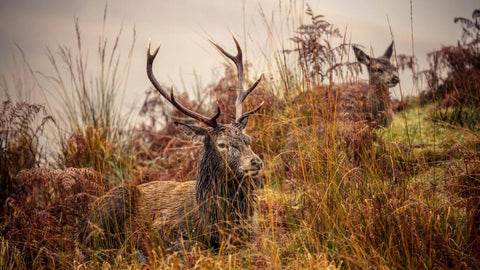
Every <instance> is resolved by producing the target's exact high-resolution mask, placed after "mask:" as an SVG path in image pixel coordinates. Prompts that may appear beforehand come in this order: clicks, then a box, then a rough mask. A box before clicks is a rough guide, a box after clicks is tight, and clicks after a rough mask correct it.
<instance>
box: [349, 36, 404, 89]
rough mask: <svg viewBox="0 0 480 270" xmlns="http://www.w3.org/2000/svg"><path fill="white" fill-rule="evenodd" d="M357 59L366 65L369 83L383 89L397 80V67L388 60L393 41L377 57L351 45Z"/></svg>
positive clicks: (394, 83)
mask: <svg viewBox="0 0 480 270" xmlns="http://www.w3.org/2000/svg"><path fill="white" fill-rule="evenodd" d="M353 51H354V52H355V56H356V57H357V60H358V61H359V62H360V63H362V64H364V65H365V66H367V69H368V74H369V81H370V85H373V86H376V87H380V88H382V89H383V90H384V91H388V88H390V87H394V86H395V85H397V83H398V82H399V79H398V73H397V69H396V68H395V67H394V66H393V65H392V63H391V62H390V58H391V57H392V52H393V42H392V43H391V44H390V46H389V47H388V48H387V50H386V51H385V53H384V54H383V55H382V56H381V57H378V58H372V57H370V56H369V55H368V54H366V53H365V52H363V51H362V50H361V49H359V48H357V47H356V46H353Z"/></svg>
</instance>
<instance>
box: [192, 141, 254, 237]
mask: <svg viewBox="0 0 480 270" xmlns="http://www.w3.org/2000/svg"><path fill="white" fill-rule="evenodd" d="M207 141H208V142H206V144H205V148H204V153H203V156H202V159H201V161H200V165H199V168H198V179H197V184H196V189H195V196H196V201H197V205H198V207H199V215H200V216H201V218H200V219H199V221H200V223H202V224H199V225H200V228H203V230H204V233H205V235H206V237H207V242H209V243H210V244H211V245H212V246H217V245H219V244H220V243H221V238H220V234H221V232H226V233H228V234H232V233H235V232H236V231H238V229H239V228H241V227H242V224H245V223H244V222H245V221H247V220H248V218H249V217H250V215H251V209H252V206H253V203H254V196H253V192H254V188H255V187H254V184H253V180H252V179H251V178H250V177H244V175H243V172H241V170H240V168H239V167H240V164H237V163H232V162H229V157H228V156H227V157H222V155H221V154H220V153H219V152H218V151H217V149H216V146H215V145H214V143H213V142H212V141H211V140H207Z"/></svg>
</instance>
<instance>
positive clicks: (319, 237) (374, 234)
mask: <svg viewBox="0 0 480 270" xmlns="http://www.w3.org/2000/svg"><path fill="white" fill-rule="evenodd" d="M308 12H309V13H307V14H308V15H309V16H310V17H309V18H311V19H312V24H307V25H303V26H301V27H300V28H299V32H298V33H301V34H305V33H306V32H305V31H310V32H308V33H309V34H308V35H306V36H305V35H304V36H302V35H300V34H299V35H297V36H296V37H295V40H294V43H295V44H308V46H299V47H297V49H295V50H291V51H289V52H290V53H298V55H299V57H298V58H297V59H296V61H295V63H293V64H292V63H288V61H287V60H286V59H287V58H285V57H284V55H283V53H285V52H280V53H278V55H277V59H275V60H276V63H278V65H279V67H278V68H279V70H281V71H282V72H280V74H279V75H278V76H277V77H275V78H273V79H270V80H268V81H267V82H264V83H262V85H260V86H259V87H262V88H264V89H262V90H257V91H256V92H254V93H253V94H252V96H255V95H258V96H256V97H253V98H252V97H251V99H252V100H257V99H258V100H264V101H265V102H266V104H265V105H264V106H263V108H262V109H261V110H260V112H259V115H256V116H254V117H252V119H251V120H250V124H249V126H248V127H247V129H248V133H249V134H250V135H252V139H253V146H252V147H253V150H254V152H255V153H257V154H259V156H261V158H262V159H263V161H264V162H265V171H264V177H263V186H262V187H261V188H260V190H259V192H258V194H257V195H258V200H257V208H258V217H257V219H258V220H257V223H258V224H257V227H258V228H257V231H256V233H255V237H254V238H252V239H251V240H250V241H249V242H247V243H245V244H244V245H241V246H232V245H229V244H228V243H225V245H223V246H221V247H220V249H219V250H211V249H201V248H199V247H198V246H195V245H188V244H185V245H182V246H177V247H168V246H167V247H166V246H164V245H161V244H158V245H156V244H155V243H156V242H155V241H153V242H152V243H150V248H151V250H150V256H149V257H148V259H147V260H146V261H142V260H141V259H140V260H139V259H138V257H139V256H138V254H136V253H135V252H136V251H135V250H134V249H133V251H132V249H128V248H125V249H123V250H121V251H115V252H113V255H112V256H111V257H110V258H109V259H107V260H105V261H104V259H105V257H104V256H101V255H104V254H103V253H106V251H105V250H98V251H97V252H98V254H99V256H97V258H98V259H96V260H95V259H94V260H93V261H91V262H89V263H87V264H83V265H82V264H80V263H79V262H78V257H76V255H75V252H74V250H75V243H73V241H72V239H74V231H75V226H76V224H77V222H78V221H79V219H80V218H81V217H82V216H83V215H84V214H85V213H86V211H87V209H88V207H89V205H91V203H92V202H93V201H94V199H95V198H97V197H98V196H101V195H103V194H105V192H106V191H107V190H109V189H110V188H112V187H113V186H118V185H120V183H127V184H139V183H145V182H149V181H154V180H166V179H168V180H169V179H176V180H178V181H185V180H191V179H194V178H195V172H196V166H197V164H196V162H197V156H198V152H199V147H198V146H196V145H193V144H191V143H190V142H188V141H184V140H182V139H181V138H180V137H178V132H177V130H176V129H175V127H174V125H172V123H171V120H172V119H175V120H178V118H179V117H182V116H181V114H180V113H179V112H177V111H168V110H165V109H163V108H165V106H164V104H163V103H162V101H161V99H159V98H157V97H156V96H155V95H149V96H148V97H147V99H146V101H145V103H144V106H143V108H142V111H141V113H142V114H143V115H144V116H145V117H146V119H152V121H146V122H145V123H144V124H143V125H141V126H138V127H137V128H135V130H132V131H128V132H127V131H125V130H122V128H121V127H122V125H121V124H118V123H115V121H109V122H108V125H106V123H107V122H106V121H104V120H105V117H107V116H108V117H110V118H108V119H109V120H111V117H114V116H113V115H110V114H108V113H107V112H105V113H99V114H95V118H92V117H88V110H86V112H85V113H86V115H87V116H86V117H83V118H82V119H83V120H82V121H83V122H82V121H80V122H78V121H77V120H75V121H74V123H72V125H71V126H70V127H71V129H70V131H69V132H67V133H66V134H68V135H64V136H61V137H60V138H62V141H61V142H60V143H59V144H60V145H61V149H62V151H61V153H60V156H56V158H55V162H53V163H55V164H53V165H54V166H55V167H57V168H61V170H54V169H46V168H36V167H39V166H40V164H41V162H40V160H41V159H43V158H44V156H45V152H44V151H43V150H42V149H41V148H40V146H39V142H38V138H39V136H40V134H41V133H42V127H43V125H44V123H45V122H46V121H50V119H51V117H50V116H48V114H47V113H46V112H45V111H44V110H43V108H42V107H41V106H38V105H28V104H16V105H15V104H13V103H11V102H6V103H4V104H3V107H2V110H1V111H0V128H1V133H0V138H1V141H0V151H1V152H0V162H1V166H0V168H1V175H0V177H1V187H2V189H1V193H0V195H1V202H2V206H3V207H2V210H1V214H2V215H1V217H0V232H1V234H0V269H41V268H46V269H58V268H64V269H71V268H73V267H90V268H102V269H110V268H128V269H136V268H147V269H179V268H196V269H225V268H229V269H236V268H255V269H257V268H260V269H261V268H269V269H270V268H286V269H303V268H306V269H322V268H329V269H334V268H353V269H386V268H395V269H478V268H480V219H479V217H480V154H479V153H480V136H479V127H480V124H479V122H478V121H479V120H478V119H480V109H479V108H480V99H479V97H480V90H479V89H480V83H479V82H480V64H479V63H480V39H479V38H480V37H479V33H480V24H479V21H480V10H475V11H474V12H473V15H472V18H471V19H470V18H458V19H456V20H455V22H456V23H460V24H462V26H463V28H464V33H465V34H464V35H463V37H462V39H461V41H460V42H459V44H457V45H456V46H450V47H444V48H442V49H440V50H439V51H436V52H434V53H432V54H431V55H430V62H431V68H430V69H429V70H427V71H424V72H423V74H425V75H426V77H427V79H428V81H429V89H427V90H426V91H425V92H424V93H422V95H421V97H419V98H413V99H410V102H409V104H408V105H407V106H402V108H404V109H405V110H398V111H399V112H397V113H396V115H395V116H394V119H393V122H392V124H391V125H390V126H389V127H387V128H384V129H377V130H376V129H372V128H370V127H369V126H368V125H366V124H365V123H364V122H362V121H358V122H353V123H352V122H349V121H343V120H342V119H341V118H339V117H338V115H339V114H341V113H344V112H339V111H337V110H336V109H337V106H336V105H337V102H338V101H337V100H336V99H335V98H332V97H335V91H341V90H340V89H338V90H337V88H338V87H339V85H341V84H333V83H332V82H330V83H329V84H327V85H323V86H322V87H318V86H316V84H315V83H320V82H321V81H323V80H324V79H325V78H329V74H331V73H332V72H342V69H341V68H338V67H339V66H340V65H341V64H342V59H343V58H342V57H341V53H342V49H341V48H343V46H344V45H342V46H341V47H338V48H336V49H335V48H332V47H329V46H327V45H329V44H316V45H315V42H317V41H318V42H322V41H321V40H322V39H318V40H306V38H312V37H315V35H317V34H318V33H324V34H326V35H327V36H329V38H332V39H335V38H339V39H340V40H341V35H340V34H339V33H338V32H337V31H333V30H334V28H332V27H333V26H331V25H330V24H328V23H327V22H326V21H323V19H321V17H318V16H314V15H313V12H312V11H308ZM316 26H317V27H316ZM77 27H78V26H77ZM77 29H78V28H77ZM316 31H317V32H318V33H317V34H315V32H316ZM322 31H323V32H322ZM78 32H79V31H77V33H78ZM79 39H80V37H79ZM302 39H303V40H302ZM341 44H343V41H342V42H341ZM312 48H315V49H312ZM319 48H321V49H319ZM104 49H106V48H104ZM304 50H306V51H304ZM312 50H313V51H312ZM310 53H313V54H321V55H322V56H323V58H319V59H324V60H321V61H323V62H321V63H319V62H312V59H313V58H312V57H310V56H309V54H310ZM332 53H334V56H335V57H333V56H332ZM107 55H108V54H107ZM298 66H300V67H298ZM346 66H347V68H346V69H343V72H346V74H345V75H348V74H349V75H348V76H350V77H348V76H346V77H348V78H347V80H346V81H345V82H344V85H346V84H347V82H348V87H359V86H358V85H359V84H361V83H359V82H357V83H355V82H354V81H355V79H354V77H352V74H354V73H355V72H354V70H350V69H349V68H353V66H352V65H351V64H348V65H346ZM226 74H227V75H226V76H225V77H224V78H222V79H221V80H220V81H219V82H218V83H215V84H212V86H211V87H209V91H210V93H212V95H213V96H214V97H216V98H218V99H219V104H220V106H221V109H222V112H225V114H224V115H223V116H222V117H224V118H222V119H220V121H227V120H231V118H232V117H233V114H232V112H230V111H229V108H227V107H226V106H225V104H231V102H230V101H229V100H230V99H232V98H234V97H235V93H234V91H232V89H234V87H235V85H236V82H235V76H234V75H233V74H232V72H231V71H230V72H229V71H228V69H227V73H226ZM312 78H313V79H312ZM315 78H317V79H315ZM352 81H353V83H352ZM334 90H335V91H334ZM101 94H102V93H101V92H100V95H101ZM103 94H105V93H103ZM106 95H109V94H106ZM325 95H327V96H326V98H325ZM328 95H330V96H328ZM332 95H333V96H332ZM183 101H184V102H183V103H184V104H187V105H188V106H189V107H190V108H195V107H197V106H198V107H199V109H200V111H201V110H205V111H208V110H212V109H213V106H211V104H209V102H207V101H208V99H206V100H204V101H203V100H202V101H199V102H193V101H188V97H187V96H186V95H185V96H183ZM77 102H79V103H80V104H83V105H87V104H89V103H88V98H84V99H81V100H79V101H77ZM82 102H83V103H82ZM403 105H405V103H403ZM101 106H102V105H101ZM106 107H108V106H106ZM159 107H161V108H162V109H160V110H159V109H158V108H159ZM93 111H95V110H93ZM39 114H40V115H39ZM90 116H91V115H90ZM117 117H118V116H117ZM37 118H40V119H37ZM35 119H37V120H36V122H35V121H34V120H35ZM115 119H117V118H115ZM156 119H164V120H165V122H158V121H155V120H156ZM131 134H135V136H134V138H135V140H132V139H131V138H132V136H131ZM126 153H127V154H126ZM179 164H180V165H181V166H179ZM67 167H77V168H68V169H66V168H67ZM82 168H83V169H82ZM89 168H93V169H89ZM22 169H25V170H23V171H21V172H20V170H22ZM96 171H98V172H96ZM112 178H114V179H115V180H114V181H112V180H111V179H112ZM123 179H126V180H123Z"/></svg>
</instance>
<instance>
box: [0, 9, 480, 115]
mask: <svg viewBox="0 0 480 270" xmlns="http://www.w3.org/2000/svg"><path fill="white" fill-rule="evenodd" d="M283 2H286V3H283V4H282V8H280V3H282V2H280V1H279V0H245V1H239V0H218V1H205V0H204V1H200V0H136V1H134V0H112V1H109V2H108V15H107V16H108V18H107V28H106V30H107V36H110V38H113V37H114V36H115V33H116V32H118V29H119V28H120V27H121V26H122V25H123V28H124V32H123V37H124V39H123V41H124V44H128V41H129V39H130V37H131V32H132V29H133V27H134V26H135V28H136V32H137V42H136V47H135V50H134V55H133V62H132V66H131V72H130V77H129V82H128V85H127V90H126V93H125V95H126V106H130V107H131V106H134V105H135V101H136V102H137V105H139V104H138V103H139V102H141V101H142V100H143V97H144V95H143V93H144V92H145V90H146V89H147V88H148V87H149V86H150V83H149V81H148V79H147V77H146V73H145V47H146V44H147V42H148V40H149V39H152V43H153V44H158V43H159V42H162V48H161V50H160V53H159V56H158V57H157V58H158V59H157V60H156V61H157V62H156V63H155V73H156V74H157V78H158V79H159V80H160V81H161V82H163V83H165V84H171V83H175V84H176V85H178V84H180V78H181V77H183V79H184V81H185V82H186V84H187V88H188V87H191V86H192V85H193V82H194V72H193V71H194V70H195V71H196V73H197V74H198V76H199V77H200V78H201V80H202V83H203V85H206V84H208V83H210V82H211V80H212V79H213V78H218V74H222V72H223V69H222V61H223V59H222V58H221V57H219V55H218V52H217V51H215V50H214V48H213V47H212V46H211V45H210V44H209V43H208V40H207V38H212V39H214V40H215V41H217V42H218V43H219V44H221V45H222V46H224V47H225V48H226V49H227V50H230V51H233V48H234V46H233V42H232V40H231V37H230V33H231V32H232V33H234V34H235V35H236V36H237V37H238V39H239V40H240V42H241V44H242V45H245V41H246V44H247V54H248V56H249V60H251V61H252V59H260V58H261V56H262V50H265V47H266V46H267V45H266V44H267V28H268V27H267V26H266V25H265V23H264V22H263V19H262V16H261V15H260V8H261V9H262V10H263V11H264V13H265V14H266V17H268V18H269V19H270V18H271V17H272V16H273V17H274V24H276V26H274V27H279V25H280V20H282V18H285V17H286V16H285V14H284V13H285V12H286V11H287V10H288V7H290V6H291V5H292V4H291V3H294V4H293V5H294V6H296V7H297V10H296V11H295V12H298V11H301V9H302V7H305V2H303V1H283ZM412 2H413V35H414V46H415V54H416V56H417V58H418V59H419V61H420V64H422V65H425V59H426V53H428V52H430V51H432V50H433V49H438V48H440V47H441V45H452V44H455V43H456V40H458V39H459V37H460V35H461V27H460V26H459V25H456V24H454V23H453V18H454V17H457V16H462V17H468V18H471V14H472V11H473V10H474V9H475V8H479V7H480V5H479V4H480V3H479V2H478V0H458V1H452V0H421V1H415V0H413V1H412ZM307 3H309V4H310V6H311V7H312V9H313V11H314V13H316V14H323V15H325V17H326V19H327V20H328V21H329V22H331V23H333V24H335V25H337V26H338V27H339V28H340V29H342V30H344V29H347V35H348V37H350V38H351V41H352V42H354V43H357V44H362V45H364V46H365V47H366V48H372V49H373V52H374V53H375V54H381V53H383V52H384V50H385V49H386V47H387V46H388V45H389V43H390V41H391V34H390V30H389V25H388V21H387V17H388V19H389V21H390V25H391V28H392V31H393V35H394V38H395V43H396V50H397V53H398V54H412V40H411V35H412V32H411V24H410V1H405V0H368V1H366V0H364V1H359V0H316V1H309V2H307ZM104 6H105V2H104V1H100V0H0V59H2V60H1V62H0V73H1V74H2V75H3V76H6V77H7V80H8V79H9V76H11V75H9V74H10V73H11V72H12V71H14V70H15V67H14V63H13V62H14V61H12V54H13V52H15V44H18V46H20V47H21V48H22V49H23V50H24V52H25V54H26V57H27V58H28V60H29V63H30V64H31V66H32V67H33V69H34V70H39V71H44V72H48V71H49V68H50V67H49V64H48V59H47V56H46V48H47V47H50V48H53V49H54V48H56V46H57V44H65V45H67V46H70V47H75V31H74V17H78V19H79V21H80V27H81V31H82V40H83V41H84V43H85V44H86V45H87V47H88V51H89V55H95V50H96V46H97V44H96V42H97V41H98V36H99V34H100V33H101V31H102V20H103V10H104ZM244 6H245V13H244V12H243V7H244ZM280 10H283V11H282V13H281V12H280ZM295 12H293V13H294V14H295V15H294V16H293V17H295V19H298V18H299V16H297V15H298V14H296V13H295ZM298 13H300V12H298ZM244 15H245V16H244ZM244 30H245V31H244ZM291 30H292V29H286V30H285V29H284V30H283V35H285V37H287V38H288V37H290V36H291V35H292V34H293V33H291V32H289V31H291ZM244 33H247V36H246V37H245V36H244ZM126 53H127V52H125V54H126ZM352 55H353V54H352ZM252 62H253V63H254V66H255V71H254V72H258V73H261V72H264V71H262V70H261V69H263V68H265V65H268V64H269V63H266V62H268V60H265V59H263V60H261V61H259V62H258V63H256V62H255V60H253V61H252ZM215 74H216V75H215ZM401 79H402V82H403V86H402V87H404V88H411V80H412V79H411V75H409V76H402V77H401ZM179 87H180V88H181V85H180V86H179ZM403 91H404V92H409V90H408V89H403ZM0 95H1V96H0V97H1V99H2V100H4V99H5V96H3V93H0ZM33 96H34V97H38V95H36V94H35V95H33Z"/></svg>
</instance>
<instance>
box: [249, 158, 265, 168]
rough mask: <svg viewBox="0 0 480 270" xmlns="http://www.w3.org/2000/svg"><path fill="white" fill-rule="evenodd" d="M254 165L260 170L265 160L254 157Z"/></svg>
mask: <svg viewBox="0 0 480 270" xmlns="http://www.w3.org/2000/svg"><path fill="white" fill-rule="evenodd" d="M251 162H252V167H254V168H255V169H257V170H260V169H263V161H262V160H261V159H260V158H258V157H254V158H252V161H251Z"/></svg>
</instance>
